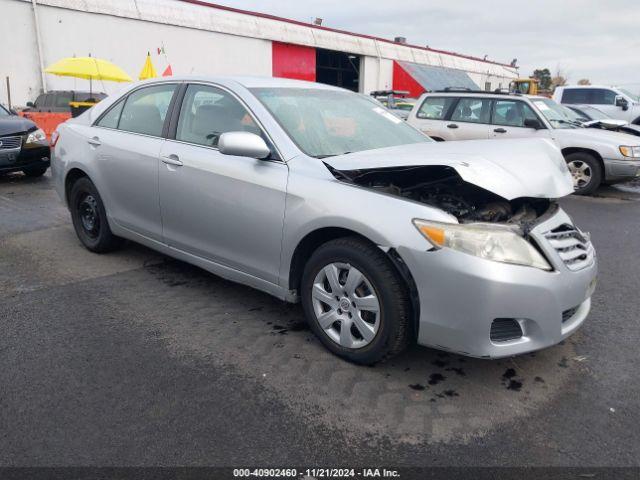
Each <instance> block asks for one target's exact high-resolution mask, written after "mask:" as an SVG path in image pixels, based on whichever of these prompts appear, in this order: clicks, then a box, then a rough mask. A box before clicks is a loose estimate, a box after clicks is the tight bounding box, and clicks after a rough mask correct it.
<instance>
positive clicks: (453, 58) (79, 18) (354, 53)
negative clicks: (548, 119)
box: [0, 0, 517, 105]
mask: <svg viewBox="0 0 640 480" xmlns="http://www.w3.org/2000/svg"><path fill="white" fill-rule="evenodd" d="M0 45H2V46H3V47H4V51H5V55H3V59H2V62H1V63H0V103H7V100H8V98H7V85H6V81H5V78H6V77H9V80H10V85H11V97H12V103H13V104H14V105H24V104H25V103H26V102H27V101H29V100H34V99H35V97H36V96H37V95H38V94H39V93H40V92H41V91H43V90H71V89H78V90H87V89H88V82H87V81H84V80H79V79H78V80H76V79H72V78H65V77H55V76H53V75H49V74H43V73H42V69H43V68H44V67H46V66H48V65H50V64H52V63H53V62H55V61H57V60H59V59H61V58H63V57H70V56H74V55H75V56H87V55H88V54H91V55H92V56H94V57H99V58H104V59H107V60H110V61H112V62H114V63H115V64H117V65H119V66H120V67H122V68H123V69H124V70H125V71H127V72H128V73H129V75H131V77H133V78H137V76H138V73H139V72H140V69H141V68H142V65H143V63H144V60H145V56H146V54H147V52H151V54H152V59H153V61H154V64H155V65H156V69H157V70H158V71H159V72H162V71H163V70H164V69H165V67H166V66H167V63H170V64H171V67H172V70H173V73H174V74H213V75H233V74H248V75H275V76H283V77H290V78H303V79H310V80H316V81H320V82H324V83H331V84H336V85H341V86H344V87H346V88H350V89H353V90H356V91H360V92H365V93H368V92H370V91H372V90H384V89H390V88H395V89H401V90H409V91H411V92H412V94H418V93H420V92H421V91H423V90H435V89H438V88H442V87H444V86H474V85H475V86H476V88H482V89H495V88H499V87H503V88H504V87H507V86H508V83H509V81H510V80H511V79H513V78H515V77H517V69H516V68H515V67H513V66H510V65H507V64H502V63H498V62H492V61H486V60H483V59H480V58H474V57H470V56H466V55H461V54H457V53H452V52H445V51H441V50H435V49H431V48H427V47H420V46H414V45H408V44H406V43H400V42H396V41H391V40H387V39H382V38H376V37H372V36H369V35H364V34H356V33H350V32H345V31H340V30H335V29H331V28H327V27H323V26H318V25H313V24H309V23H305V22H299V21H295V20H289V19H285V18H279V17H274V16H271V15H265V14H260V13H254V12H248V11H243V10H238V9H234V8H229V7H224V6H219V5H210V4H208V3H205V2H201V1H199V0H0ZM163 46H164V49H165V53H166V55H164V54H162V53H158V48H161V47H163ZM469 82H472V83H469ZM119 87H120V86H119V85H118V84H113V83H109V82H104V84H100V82H98V83H97V84H94V90H96V91H105V92H107V93H112V92H114V91H116V90H117V89H118V88H119Z"/></svg>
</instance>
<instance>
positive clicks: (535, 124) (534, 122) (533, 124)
mask: <svg viewBox="0 0 640 480" xmlns="http://www.w3.org/2000/svg"><path fill="white" fill-rule="evenodd" d="M524 126H525V127H526V128H533V129H534V130H542V129H543V128H544V127H543V126H542V123H540V120H538V119H537V118H525V120H524Z"/></svg>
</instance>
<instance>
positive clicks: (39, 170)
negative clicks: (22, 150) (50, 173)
mask: <svg viewBox="0 0 640 480" xmlns="http://www.w3.org/2000/svg"><path fill="white" fill-rule="evenodd" d="M48 168H49V167H48V166H43V167H31V168H25V169H24V170H22V173H24V174H25V175H26V176H27V177H41V176H42V175H44V174H45V173H46V172H47V169H48Z"/></svg>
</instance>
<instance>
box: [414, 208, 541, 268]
mask: <svg viewBox="0 0 640 480" xmlns="http://www.w3.org/2000/svg"><path fill="white" fill-rule="evenodd" d="M413 224H414V225H415V226H416V228H417V229H418V231H419V232H420V233H422V235H423V236H424V237H425V238H426V239H427V240H429V242H431V243H432V244H433V246H434V247H436V248H443V247H446V248H452V249H454V250H458V251H459V252H464V253H468V254H470V255H474V256H476V257H480V258H484V259H487V260H492V261H494V262H501V263H511V264H514V265H525V266H528V267H535V268H539V269H542V270H551V265H549V262H547V260H546V259H545V258H544V257H543V256H542V254H541V253H540V252H538V250H536V249H535V248H534V246H533V245H531V243H529V242H528V241H526V240H525V239H524V238H523V237H522V236H521V235H519V234H518V233H517V232H516V231H514V229H513V228H511V227H509V226H506V225H489V224H484V223H471V224H467V225H458V224H451V223H440V222H429V221H425V220H418V219H415V220H414V221H413Z"/></svg>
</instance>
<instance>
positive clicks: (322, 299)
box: [311, 263, 380, 349]
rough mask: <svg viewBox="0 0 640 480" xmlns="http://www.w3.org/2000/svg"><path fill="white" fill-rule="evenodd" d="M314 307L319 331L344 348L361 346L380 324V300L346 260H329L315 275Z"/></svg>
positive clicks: (361, 275)
mask: <svg viewBox="0 0 640 480" xmlns="http://www.w3.org/2000/svg"><path fill="white" fill-rule="evenodd" d="M311 297H312V304H313V310H314V313H315V315H316V319H317V321H318V324H319V325H320V328H321V329H322V331H323V332H324V333H325V334H326V335H327V336H328V337H329V338H330V339H331V340H332V341H333V342H335V343H337V344H338V345H340V346H342V347H344V348H352V349H357V348H362V347H364V346H366V345H368V344H369V343H371V341H372V340H373V339H374V338H375V336H376V334H377V333H378V330H379V327H380V302H379V300H378V296H377V295H376V292H375V290H374V288H373V286H372V285H371V282H370V281H369V280H368V279H367V278H366V277H365V276H364V274H363V273H362V272H360V271H359V270H358V269H357V268H355V267H353V266H352V265H350V264H348V263H330V264H329V265H326V266H325V267H324V268H322V269H321V270H320V271H319V272H318V274H317V275H316V277H315V279H314V282H313V288H312V291H311Z"/></svg>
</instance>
